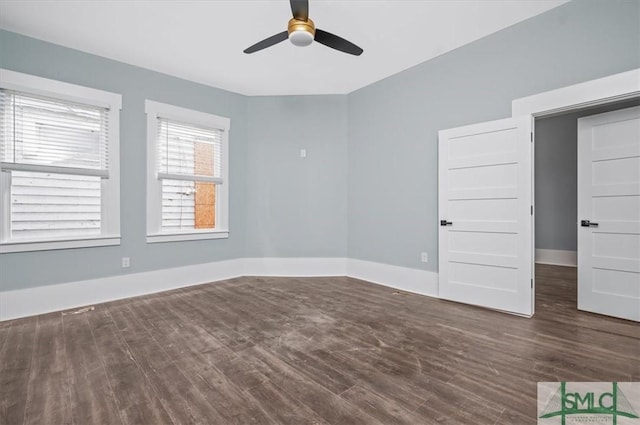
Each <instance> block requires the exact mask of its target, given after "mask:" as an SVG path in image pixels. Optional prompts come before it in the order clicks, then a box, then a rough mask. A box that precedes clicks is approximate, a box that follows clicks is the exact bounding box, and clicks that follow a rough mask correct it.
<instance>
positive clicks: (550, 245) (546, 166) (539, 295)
mask: <svg viewBox="0 0 640 425" xmlns="http://www.w3.org/2000/svg"><path fill="white" fill-rule="evenodd" d="M637 106H640V98H638V97H636V98H633V99H626V100H622V101H617V102H612V103H608V104H605V105H599V106H591V107H582V108H575V109H570V110H566V111H563V112H560V113H557V114H551V115H547V116H540V117H535V120H534V129H535V131H534V134H535V143H534V202H535V215H534V218H535V222H534V229H535V230H534V232H535V236H534V241H535V246H534V248H535V250H534V252H535V267H534V273H535V281H536V285H535V300H536V306H535V309H536V312H537V313H538V314H543V315H544V314H545V313H546V312H549V311H551V310H554V311H561V312H562V313H563V314H566V315H571V314H572V312H577V311H578V276H577V274H578V269H577V264H578V232H579V231H580V220H581V218H580V217H578V213H579V211H578V120H579V119H581V118H583V117H590V116H594V115H599V114H604V113H607V112H612V111H620V110H623V109H627V108H632V107H637Z"/></svg>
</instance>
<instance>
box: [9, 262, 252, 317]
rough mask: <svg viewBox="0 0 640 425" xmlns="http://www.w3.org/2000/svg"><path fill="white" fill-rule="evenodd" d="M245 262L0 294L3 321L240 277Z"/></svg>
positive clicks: (121, 276) (196, 265)
mask: <svg viewBox="0 0 640 425" xmlns="http://www.w3.org/2000/svg"><path fill="white" fill-rule="evenodd" d="M241 273H242V260H228V261H218V262H215V263H205V264H195V265H191V266H184V267H175V268H171V269H162V270H154V271H150V272H142V273H131V274H125V275H118V276H110V277H104V278H99V279H91V280H81V281H76V282H71V283H61V284H57V285H46V286H38V287H35V288H26V289H17V290H13V291H2V292H0V321H2V320H10V319H16V318H19V317H26V316H34V315H37V314H43V313H50V312H53V311H60V310H67V309H70V308H75V307H82V306H87V305H92V304H98V303H103V302H107V301H113V300H118V299H122V298H130V297H136V296H138V295H146V294H152V293H155V292H162V291H168V290H170V289H176V288H182V287H185V286H191V285H199V284H202V283H207V282H214V281H219V280H224V279H230V278H234V277H238V276H241Z"/></svg>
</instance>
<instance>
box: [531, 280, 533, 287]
mask: <svg viewBox="0 0 640 425" xmlns="http://www.w3.org/2000/svg"><path fill="white" fill-rule="evenodd" d="M531 289H533V278H531Z"/></svg>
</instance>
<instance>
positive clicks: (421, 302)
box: [0, 266, 640, 425]
mask: <svg viewBox="0 0 640 425" xmlns="http://www.w3.org/2000/svg"><path fill="white" fill-rule="evenodd" d="M536 269H537V281H536V286H537V300H536V316H535V317H534V318H532V319H524V318H521V317H515V316H510V315H506V314H502V313H499V312H495V311H491V310H487V309H482V308H478V307H473V306H467V305H462V304H457V303H453V302H449V301H444V300H438V299H433V298H428V297H422V296H419V295H415V294H405V293H403V292H402V291H397V290H395V289H393V288H388V287H384V286H379V285H373V284H370V283H367V282H364V281H361V280H357V279H352V278H347V277H320V278H306V277H305V278H282V277H243V278H235V279H229V280H226V281H221V282H216V283H215V284H213V285H200V286H195V287H189V288H182V289H177V290H173V291H168V292H165V293H160V294H152V295H148V296H143V297H137V298H133V299H128V300H119V301H114V302H111V303H106V304H103V305H97V306H95V310H94V311H91V310H87V311H85V312H84V313H81V314H68V315H65V316H62V319H60V316H56V317H57V318H56V319H52V317H54V315H44V316H40V317H39V318H27V319H16V320H12V321H9V322H2V323H0V424H2V425H4V424H5V423H6V424H8V425H9V424H10V425H14V424H15V425H20V424H23V423H24V422H25V419H26V421H27V422H32V423H37V422H43V421H44V423H47V419H45V418H47V417H52V418H54V419H53V420H55V421H56V425H57V424H58V423H66V422H69V421H72V422H73V423H74V424H77V425H80V424H82V425H84V424H92V423H97V424H103V423H104V424H109V425H111V424H115V425H130V424H145V425H146V424H154V425H156V424H158V425H164V424H167V425H171V424H175V425H178V424H182V423H203V424H207V425H218V424H220V425H234V424H238V425H240V424H243V425H245V424H255V425H262V424H268V425H271V424H273V425H275V424H295V425H299V424H303V425H343V424H377V425H380V424H385V425H386V424H394V423H400V424H415V425H431V424H440V423H446V424H454V425H455V424H465V425H467V424H471V423H473V424H474V425H476V424H477V425H484V424H492V425H507V424H509V425H528V424H535V423H536V418H535V415H536V412H535V408H536V396H537V393H536V387H537V382H539V381H559V380H585V381H610V380H612V379H616V380H619V381H632V380H635V381H637V380H639V379H640V358H639V357H638V356H637V353H639V352H640V326H638V324H637V323H632V322H628V321H624V320H619V319H614V318H608V317H604V316H598V315H594V314H591V313H585V312H581V311H578V310H577V309H576V273H575V269H574V268H567V267H555V266H538V267H537V268H536ZM38 323H40V324H39V325H38ZM60 323H62V325H60ZM60 341H62V343H60ZM61 359H63V360H64V362H63V363H64V370H65V371H66V375H65V374H62V373H61V370H62V369H61V367H60V365H61ZM65 376H66V377H65ZM29 378H31V381H30V380H29ZM40 381H41V382H42V383H43V384H42V385H39V384H40ZM29 382H31V384H29ZM36 384H38V385H36ZM65 385H69V386H70V387H71V391H70V392H69V391H67V392H68V393H69V396H68V398H67V396H65V395H64V388H65ZM53 387H55V388H61V389H62V391H61V392H58V393H55V394H53V395H50V394H51V388H53ZM69 400H70V401H69ZM69 423H70V422H69Z"/></svg>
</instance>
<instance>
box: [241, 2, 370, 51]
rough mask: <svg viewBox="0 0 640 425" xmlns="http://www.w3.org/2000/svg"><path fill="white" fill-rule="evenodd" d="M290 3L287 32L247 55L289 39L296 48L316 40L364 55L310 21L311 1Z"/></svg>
mask: <svg viewBox="0 0 640 425" xmlns="http://www.w3.org/2000/svg"><path fill="white" fill-rule="evenodd" d="M289 2H290V3H291V12H292V13H293V18H291V19H290V20H289V27H288V29H287V31H283V32H281V33H278V34H276V35H272V36H271V37H269V38H265V39H264V40H262V41H259V42H258V43H256V44H254V45H253V46H251V47H248V48H246V49H245V50H244V52H245V53H254V52H257V51H259V50H262V49H266V48H267V47H271V46H273V45H274V44H278V43H280V42H281V41H284V40H286V39H287V38H288V39H289V41H290V42H291V43H292V44H294V45H295V46H308V45H309V44H311V43H312V42H313V41H314V40H315V41H317V42H318V43H320V44H324V45H325V46H327V47H331V48H332V49H336V50H339V51H341V52H344V53H348V54H350V55H355V56H360V55H361V54H362V52H363V50H362V49H361V48H360V47H358V46H356V45H355V44H353V43H352V42H350V41H347V40H345V39H344V38H342V37H338V36H337V35H334V34H331V33H330V32H327V31H323V30H321V29H319V28H316V26H315V25H314V23H313V21H312V20H311V19H309V0H289Z"/></svg>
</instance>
